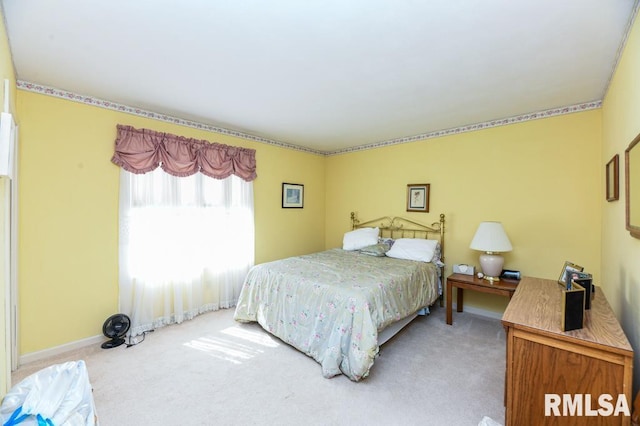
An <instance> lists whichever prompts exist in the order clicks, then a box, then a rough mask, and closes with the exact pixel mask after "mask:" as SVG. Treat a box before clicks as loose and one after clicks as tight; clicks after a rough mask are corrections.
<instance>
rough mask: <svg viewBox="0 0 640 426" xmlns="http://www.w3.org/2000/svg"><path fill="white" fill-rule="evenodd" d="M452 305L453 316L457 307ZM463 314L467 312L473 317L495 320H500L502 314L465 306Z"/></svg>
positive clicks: (454, 304) (455, 304)
mask: <svg viewBox="0 0 640 426" xmlns="http://www.w3.org/2000/svg"><path fill="white" fill-rule="evenodd" d="M452 305H453V307H452V311H453V314H454V315H455V314H456V309H457V308H458V306H457V303H452ZM464 312H468V313H470V314H474V315H480V316H482V317H488V318H493V319H497V320H501V319H502V314H503V313H502V312H494V311H488V310H486V309H480V308H474V307H473V306H465V307H464Z"/></svg>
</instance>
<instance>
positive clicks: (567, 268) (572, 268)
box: [558, 262, 584, 285]
mask: <svg viewBox="0 0 640 426" xmlns="http://www.w3.org/2000/svg"><path fill="white" fill-rule="evenodd" d="M582 271H584V268H583V267H582V266H579V265H576V264H575V263H571V262H564V266H563V267H562V272H560V277H559V278H558V284H562V285H567V279H566V277H567V272H582Z"/></svg>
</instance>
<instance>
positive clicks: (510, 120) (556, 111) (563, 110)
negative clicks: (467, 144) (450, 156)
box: [325, 100, 602, 155]
mask: <svg viewBox="0 0 640 426" xmlns="http://www.w3.org/2000/svg"><path fill="white" fill-rule="evenodd" d="M601 106H602V101H601V100H599V101H592V102H586V103H583V104H577V105H570V106H565V107H560V108H552V109H547V110H544V111H538V112H532V113H529V114H522V115H516V116H513V117H507V118H501V119H498V120H491V121H485V122H482V123H476V124H469V125H467V126H461V127H454V128H451V129H444V130H436V131H434V132H429V133H423V134H420V135H414V136H406V137H402V138H397V139H391V140H388V141H382V142H376V143H371V144H367V145H361V146H355V147H351V148H344V149H339V150H336V151H332V152H327V153H325V154H326V155H335V154H345V153H347V152H355V151H362V150H365V149H373V148H380V147H383V146H389V145H398V144H401V143H408V142H416V141H419V140H424V139H433V138H440V137H443V136H449V135H455V134H458V133H466V132H475V131H476V130H482V129H490V128H492V127H499V126H507V125H509V124H516V123H522V122H525V121H531V120H539V119H541V118H549V117H555V116H558V115H565V114H573V113H575V112H582V111H588V110H591V109H597V108H600V107H601Z"/></svg>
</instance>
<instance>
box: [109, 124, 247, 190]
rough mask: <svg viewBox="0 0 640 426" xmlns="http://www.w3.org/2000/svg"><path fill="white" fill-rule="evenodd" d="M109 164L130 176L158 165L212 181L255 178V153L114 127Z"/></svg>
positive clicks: (181, 173) (149, 131) (218, 144)
mask: <svg viewBox="0 0 640 426" xmlns="http://www.w3.org/2000/svg"><path fill="white" fill-rule="evenodd" d="M111 161H112V162H113V163H114V164H117V165H118V166H120V167H122V168H123V169H125V170H126V171H128V172H131V173H137V174H141V173H147V172H150V171H152V170H155V169H156V168H157V167H158V166H160V167H162V170H164V171H165V172H167V173H169V174H171V175H173V176H181V177H183V176H191V175H193V174H195V173H198V172H201V173H203V174H205V175H207V176H209V177H212V178H215V179H224V178H226V177H229V176H231V175H236V176H238V177H240V178H242V179H244V180H245V181H247V182H250V181H252V180H254V179H255V178H256V177H257V175H256V150H255V149H248V148H238V147H234V146H229V145H224V144H220V143H210V142H207V141H205V140H198V139H191V138H185V137H183V136H175V135H172V134H169V133H161V132H156V131H154V130H149V129H134V128H133V127H131V126H124V125H121V124H118V137H117V138H116V148H115V153H114V154H113V157H112V158H111Z"/></svg>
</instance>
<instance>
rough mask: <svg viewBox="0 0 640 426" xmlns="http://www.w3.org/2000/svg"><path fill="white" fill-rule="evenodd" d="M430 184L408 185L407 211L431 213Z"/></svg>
mask: <svg viewBox="0 0 640 426" xmlns="http://www.w3.org/2000/svg"><path fill="white" fill-rule="evenodd" d="M429 186H430V185H429V184H428V183H412V184H409V185H407V211H408V212H425V213H428V212H429V192H430V191H429Z"/></svg>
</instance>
